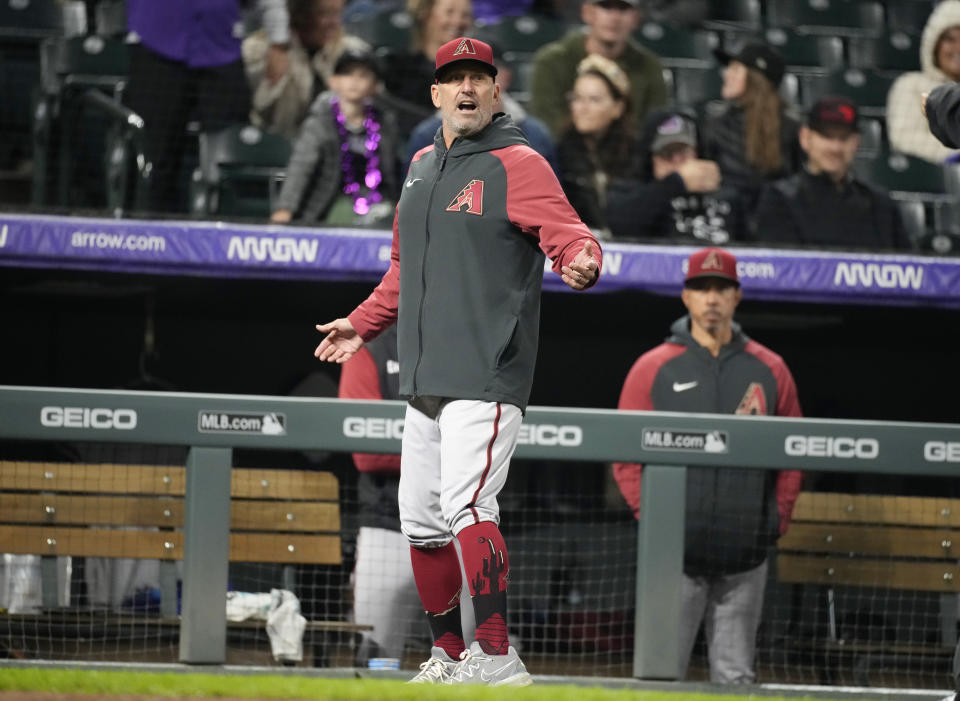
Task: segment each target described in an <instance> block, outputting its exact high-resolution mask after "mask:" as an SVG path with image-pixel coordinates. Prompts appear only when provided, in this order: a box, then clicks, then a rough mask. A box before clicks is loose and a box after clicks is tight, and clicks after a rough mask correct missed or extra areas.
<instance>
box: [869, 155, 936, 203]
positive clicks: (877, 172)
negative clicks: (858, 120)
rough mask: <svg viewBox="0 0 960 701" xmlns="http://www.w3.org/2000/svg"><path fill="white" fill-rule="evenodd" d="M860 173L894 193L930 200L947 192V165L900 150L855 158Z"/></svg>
mask: <svg viewBox="0 0 960 701" xmlns="http://www.w3.org/2000/svg"><path fill="white" fill-rule="evenodd" d="M854 168H855V170H856V172H857V174H858V175H859V176H860V177H861V178H863V179H864V180H866V181H867V182H871V183H873V184H874V185H877V186H879V187H882V188H883V189H885V190H889V191H890V192H910V193H917V194H918V195H919V196H921V197H923V198H924V199H926V200H928V201H933V200H936V199H943V198H944V196H946V194H947V185H946V176H945V174H944V168H943V166H941V165H938V164H936V163H931V162H930V161H926V160H924V159H922V158H916V157H914V156H908V155H907V154H905V153H898V152H896V151H885V152H883V153H880V154H878V155H877V156H876V157H873V158H863V157H858V158H857V159H856V160H855V161H854Z"/></svg>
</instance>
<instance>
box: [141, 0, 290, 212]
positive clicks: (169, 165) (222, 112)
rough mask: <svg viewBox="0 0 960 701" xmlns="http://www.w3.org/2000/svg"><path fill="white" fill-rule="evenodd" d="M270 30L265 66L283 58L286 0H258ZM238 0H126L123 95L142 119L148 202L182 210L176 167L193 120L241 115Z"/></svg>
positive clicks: (243, 86) (222, 120) (246, 104)
mask: <svg viewBox="0 0 960 701" xmlns="http://www.w3.org/2000/svg"><path fill="white" fill-rule="evenodd" d="M257 8H258V10H259V11H260V13H261V14H262V22H263V25H264V27H265V29H266V31H267V35H268V36H269V37H270V42H271V48H270V50H269V55H268V58H267V64H268V65H267V72H268V73H269V72H270V71H275V72H282V71H283V70H285V63H286V62H287V61H289V59H288V58H287V55H286V51H287V44H288V41H289V18H288V14H287V9H286V4H285V2H284V0H257ZM240 10H241V8H240V0H204V2H195V1H194V0H164V1H163V2H157V1H156V0H128V2H127V29H128V31H129V34H128V41H129V42H130V43H131V52H130V82H129V85H128V87H127V91H126V96H125V102H126V104H127V106H128V107H130V109H132V110H133V111H134V112H136V113H138V114H139V115H140V116H141V117H143V120H144V122H145V124H146V136H147V146H146V148H147V158H148V159H149V160H150V163H151V175H150V181H151V185H150V193H149V196H148V207H149V209H150V210H151V211H155V212H158V213H167V212H175V211H181V210H182V209H183V206H182V205H181V201H182V198H181V197H180V196H179V188H178V181H177V174H178V172H180V163H181V160H182V158H183V155H184V152H185V150H186V145H187V143H188V140H187V134H186V128H187V123H188V122H190V121H191V120H197V121H199V122H200V125H201V128H203V129H218V128H221V127H225V126H227V125H229V124H232V123H238V122H241V123H242V122H247V121H248V119H249V115H250V88H249V85H248V83H247V79H246V76H245V74H244V68H243V61H242V59H241V54H240V42H241V40H242V39H243V23H242V21H241V14H240Z"/></svg>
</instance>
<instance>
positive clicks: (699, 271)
mask: <svg viewBox="0 0 960 701" xmlns="http://www.w3.org/2000/svg"><path fill="white" fill-rule="evenodd" d="M703 277H719V278H723V279H725V280H732V281H733V282H735V283H737V284H738V285H739V284H740V278H739V277H737V259H736V257H735V256H734V255H733V254H732V253H730V252H729V251H725V250H723V249H722V248H712V247H711V248H701V249H700V250H699V251H694V252H693V253H691V254H690V258H689V259H687V277H686V278H685V282H689V281H690V280H695V279H697V278H703Z"/></svg>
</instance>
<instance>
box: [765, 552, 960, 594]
mask: <svg viewBox="0 0 960 701" xmlns="http://www.w3.org/2000/svg"><path fill="white" fill-rule="evenodd" d="M777 577H778V579H779V580H780V581H782V582H789V583H794V584H822V585H825V586H841V585H843V586H860V587H864V586H872V587H878V588H882V589H904V590H916V591H933V592H960V565H956V564H949V563H946V562H903V561H895V560H873V559H868V558H848V557H817V556H815V555H797V554H793V553H780V554H779V555H778V557H777Z"/></svg>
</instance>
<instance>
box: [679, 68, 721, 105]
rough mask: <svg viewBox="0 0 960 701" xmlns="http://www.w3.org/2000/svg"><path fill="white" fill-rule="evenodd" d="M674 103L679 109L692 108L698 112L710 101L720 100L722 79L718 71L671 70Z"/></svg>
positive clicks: (712, 69) (715, 69)
mask: <svg viewBox="0 0 960 701" xmlns="http://www.w3.org/2000/svg"><path fill="white" fill-rule="evenodd" d="M665 70H669V71H670V75H671V79H672V82H673V96H674V101H675V102H676V103H677V104H678V105H679V106H681V107H692V108H694V109H696V110H697V111H698V112H700V111H702V109H703V107H704V105H705V104H706V103H707V102H709V101H711V100H719V99H720V88H721V87H722V86H723V77H722V76H721V73H720V69H719V68H717V67H713V68H693V67H687V68H671V69H665Z"/></svg>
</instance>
